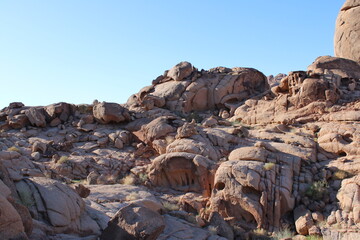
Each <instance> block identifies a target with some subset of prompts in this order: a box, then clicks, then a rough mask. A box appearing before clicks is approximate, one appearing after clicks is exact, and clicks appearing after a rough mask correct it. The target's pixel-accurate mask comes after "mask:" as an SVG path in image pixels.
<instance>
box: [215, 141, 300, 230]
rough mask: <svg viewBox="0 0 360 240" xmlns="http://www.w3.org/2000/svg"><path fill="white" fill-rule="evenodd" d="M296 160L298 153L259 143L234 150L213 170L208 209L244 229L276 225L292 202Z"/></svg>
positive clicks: (296, 172)
mask: <svg viewBox="0 0 360 240" xmlns="http://www.w3.org/2000/svg"><path fill="white" fill-rule="evenodd" d="M300 162H301V159H300V158H299V157H296V156H293V155H290V154H285V153H282V152H270V151H268V150H266V149H264V148H262V147H242V148H238V149H236V150H234V151H233V152H231V153H230V155H229V161H227V162H224V163H222V164H221V165H220V167H219V169H218V170H217V172H216V174H215V180H214V189H213V192H212V195H211V199H210V203H211V208H212V210H213V211H216V212H219V213H220V214H221V215H222V216H223V217H224V218H233V219H235V220H236V221H237V223H238V224H240V226H241V227H242V228H245V229H248V228H250V229H251V228H266V229H268V228H270V229H271V228H279V227H280V219H281V217H282V216H283V215H284V214H285V213H287V212H288V211H291V210H292V209H293V208H294V206H295V197H296V192H297V191H296V189H293V187H294V180H295V179H296V178H297V176H299V174H300ZM294 193H295V194H294Z"/></svg>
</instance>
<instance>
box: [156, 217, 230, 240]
mask: <svg viewBox="0 0 360 240" xmlns="http://www.w3.org/2000/svg"><path fill="white" fill-rule="evenodd" d="M164 218H165V229H164V232H163V233H162V234H161V235H160V236H159V238H158V240H166V239H187V240H190V239H197V240H225V239H226V238H223V237H219V236H217V235H214V236H211V234H210V233H209V232H207V231H205V230H204V229H202V228H198V227H196V226H194V225H193V224H190V223H188V222H186V221H184V220H181V219H178V218H175V217H172V216H169V215H165V216H164Z"/></svg>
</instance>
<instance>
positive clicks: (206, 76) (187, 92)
mask: <svg viewBox="0 0 360 240" xmlns="http://www.w3.org/2000/svg"><path fill="white" fill-rule="evenodd" d="M190 76H192V77H190ZM158 79H161V80H158V81H154V84H153V85H152V86H149V87H146V88H143V89H142V90H141V91H140V92H139V93H138V94H136V95H133V96H132V97H131V98H130V99H129V101H128V103H127V105H128V106H129V107H130V109H131V108H135V107H136V106H142V105H144V104H143V102H144V101H146V96H150V95H151V96H154V97H156V98H161V99H165V107H166V108H167V109H170V110H171V111H179V112H184V113H190V112H191V111H204V110H209V109H220V108H223V107H225V106H226V105H229V104H230V105H233V104H236V103H238V102H241V101H243V100H244V99H246V98H248V97H251V96H254V95H257V94H260V93H262V92H264V91H265V90H267V89H269V84H268V82H267V78H266V77H265V76H264V75H263V74H262V73H261V72H259V71H257V70H255V69H252V68H233V69H228V70H227V71H222V68H214V69H210V70H209V71H201V72H198V71H196V72H193V70H192V66H191V64H189V63H186V62H185V63H184V62H183V63H180V64H179V65H177V66H175V67H174V68H172V69H171V70H170V71H169V72H168V73H167V75H166V74H165V75H164V76H162V77H159V78H158ZM180 80H181V81H180ZM155 106H156V104H155ZM158 106H159V105H158Z"/></svg>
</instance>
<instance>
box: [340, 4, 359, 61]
mask: <svg viewBox="0 0 360 240" xmlns="http://www.w3.org/2000/svg"><path fill="white" fill-rule="evenodd" d="M359 15H360V1H359V0H347V1H346V2H345V3H344V5H343V6H342V7H341V10H340V12H339V15H338V17H337V19H336V29H335V37H334V46H335V55H336V56H337V57H342V58H348V59H352V60H354V61H357V62H360V45H359V42H360V25H359V24H360V20H359Z"/></svg>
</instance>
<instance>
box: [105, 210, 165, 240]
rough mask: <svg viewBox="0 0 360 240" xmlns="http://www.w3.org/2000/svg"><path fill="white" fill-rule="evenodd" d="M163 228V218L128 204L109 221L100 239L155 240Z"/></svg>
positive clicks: (150, 211)
mask: <svg viewBox="0 0 360 240" xmlns="http://www.w3.org/2000/svg"><path fill="white" fill-rule="evenodd" d="M164 228H165V222H164V219H163V216H161V215H160V214H159V213H157V212H154V211H152V210H150V209H148V208H145V207H142V206H139V205H136V204H130V205H128V206H125V207H122V208H120V209H119V211H118V212H117V213H116V214H115V216H114V217H113V218H112V219H111V220H110V221H109V223H108V227H107V228H106V229H105V230H104V232H103V233H102V235H101V237H100V239H103V240H107V239H108V240H113V239H114V240H122V239H129V240H130V239H133V240H136V239H144V240H155V239H158V236H159V235H160V234H161V233H162V231H163V230H164Z"/></svg>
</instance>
